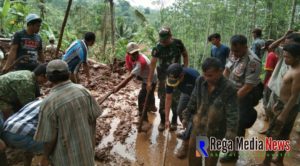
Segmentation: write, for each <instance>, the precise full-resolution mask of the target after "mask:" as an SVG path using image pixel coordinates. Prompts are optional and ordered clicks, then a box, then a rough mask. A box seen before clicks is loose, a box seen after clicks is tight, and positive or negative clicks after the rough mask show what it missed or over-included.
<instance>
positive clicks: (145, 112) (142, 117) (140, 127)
mask: <svg viewBox="0 0 300 166" xmlns="http://www.w3.org/2000/svg"><path fill="white" fill-rule="evenodd" d="M148 98H149V91H147V95H146V99H145V101H144V106H143V112H142V116H141V117H140V121H139V126H138V131H142V125H143V120H144V118H145V116H146V114H147V111H146V107H147V103H148Z"/></svg>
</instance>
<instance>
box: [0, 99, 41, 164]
mask: <svg viewBox="0 0 300 166" xmlns="http://www.w3.org/2000/svg"><path fill="white" fill-rule="evenodd" d="M41 102H42V99H39V100H35V101H33V102H30V103H28V104H27V105H25V106H24V107H23V108H22V109H20V110H19V111H18V112H16V113H15V114H13V115H12V116H10V117H9V118H8V119H7V120H6V121H5V123H4V127H3V133H2V138H3V140H4V141H5V143H6V144H7V145H9V146H10V147H14V148H17V149H22V150H24V151H25V161H24V165H28V166H30V165H31V160H32V157H33V155H32V154H33V153H42V152H43V143H42V142H36V141H34V140H33V136H34V133H35V131H36V127H37V123H38V117H39V116H38V115H39V108H40V104H41Z"/></svg>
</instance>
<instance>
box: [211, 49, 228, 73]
mask: <svg viewBox="0 0 300 166" xmlns="http://www.w3.org/2000/svg"><path fill="white" fill-rule="evenodd" d="M229 52H230V49H229V48H228V47H227V46H225V45H223V44H221V46H220V47H219V48H218V47H216V46H212V47H211V57H215V58H218V59H219V60H220V61H221V63H222V65H223V67H225V65H226V59H227V58H228V56H229Z"/></svg>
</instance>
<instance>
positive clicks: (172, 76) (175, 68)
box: [167, 63, 183, 87]
mask: <svg viewBox="0 0 300 166" xmlns="http://www.w3.org/2000/svg"><path fill="white" fill-rule="evenodd" d="M182 72H183V67H182V66H181V65H180V64H178V63H174V64H171V65H170V66H169V67H168V69H167V74H168V78H167V85H168V86H172V87H176V86H177V85H178V84H179V83H180V80H179V79H180V75H181V73H182Z"/></svg>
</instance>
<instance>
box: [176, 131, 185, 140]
mask: <svg viewBox="0 0 300 166" xmlns="http://www.w3.org/2000/svg"><path fill="white" fill-rule="evenodd" d="M184 134H185V131H184V130H183V131H180V132H178V133H177V134H176V136H177V138H179V139H183V137H184Z"/></svg>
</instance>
